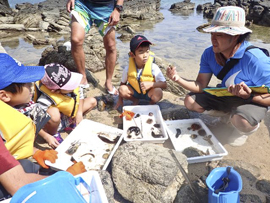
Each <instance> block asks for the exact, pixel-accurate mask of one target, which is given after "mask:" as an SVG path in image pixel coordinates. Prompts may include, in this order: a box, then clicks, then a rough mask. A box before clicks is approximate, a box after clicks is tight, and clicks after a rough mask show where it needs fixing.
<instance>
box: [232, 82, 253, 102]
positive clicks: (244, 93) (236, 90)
mask: <svg viewBox="0 0 270 203" xmlns="http://www.w3.org/2000/svg"><path fill="white" fill-rule="evenodd" d="M228 92H230V93H231V94H233V95H235V96H237V97H241V98H242V99H248V98H249V97H250V94H251V93H252V90H251V89H250V88H249V87H248V86H247V85H246V84H245V83H244V82H241V83H240V84H236V85H230V86H229V87H228Z"/></svg>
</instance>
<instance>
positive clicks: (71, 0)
mask: <svg viewBox="0 0 270 203" xmlns="http://www.w3.org/2000/svg"><path fill="white" fill-rule="evenodd" d="M74 5H75V0H68V1H67V5H66V7H67V12H69V13H70V12H71V11H72V10H73V9H74Z"/></svg>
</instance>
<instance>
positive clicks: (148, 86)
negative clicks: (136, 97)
mask: <svg viewBox="0 0 270 203" xmlns="http://www.w3.org/2000/svg"><path fill="white" fill-rule="evenodd" d="M153 84H154V82H141V83H140V85H141V88H142V91H147V90H149V89H151V88H152V87H153Z"/></svg>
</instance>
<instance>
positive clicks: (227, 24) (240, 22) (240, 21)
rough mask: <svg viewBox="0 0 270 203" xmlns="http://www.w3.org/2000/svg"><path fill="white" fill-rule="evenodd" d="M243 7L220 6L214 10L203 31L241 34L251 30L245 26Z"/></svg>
mask: <svg viewBox="0 0 270 203" xmlns="http://www.w3.org/2000/svg"><path fill="white" fill-rule="evenodd" d="M245 23H246V15H245V11H244V9H242V8H240V7H237V6H225V7H220V8H218V10H217V11H216V13H215V15H214V18H213V20H212V22H211V25H210V26H208V27H206V28H204V29H203V31H205V32H222V33H226V34H228V35H233V36H234V35H243V34H245V33H248V32H250V33H251V32H252V30H250V29H248V28H246V27H245Z"/></svg>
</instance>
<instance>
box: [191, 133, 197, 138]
mask: <svg viewBox="0 0 270 203" xmlns="http://www.w3.org/2000/svg"><path fill="white" fill-rule="evenodd" d="M197 137H198V135H196V134H191V135H190V138H191V139H195V138H197Z"/></svg>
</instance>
